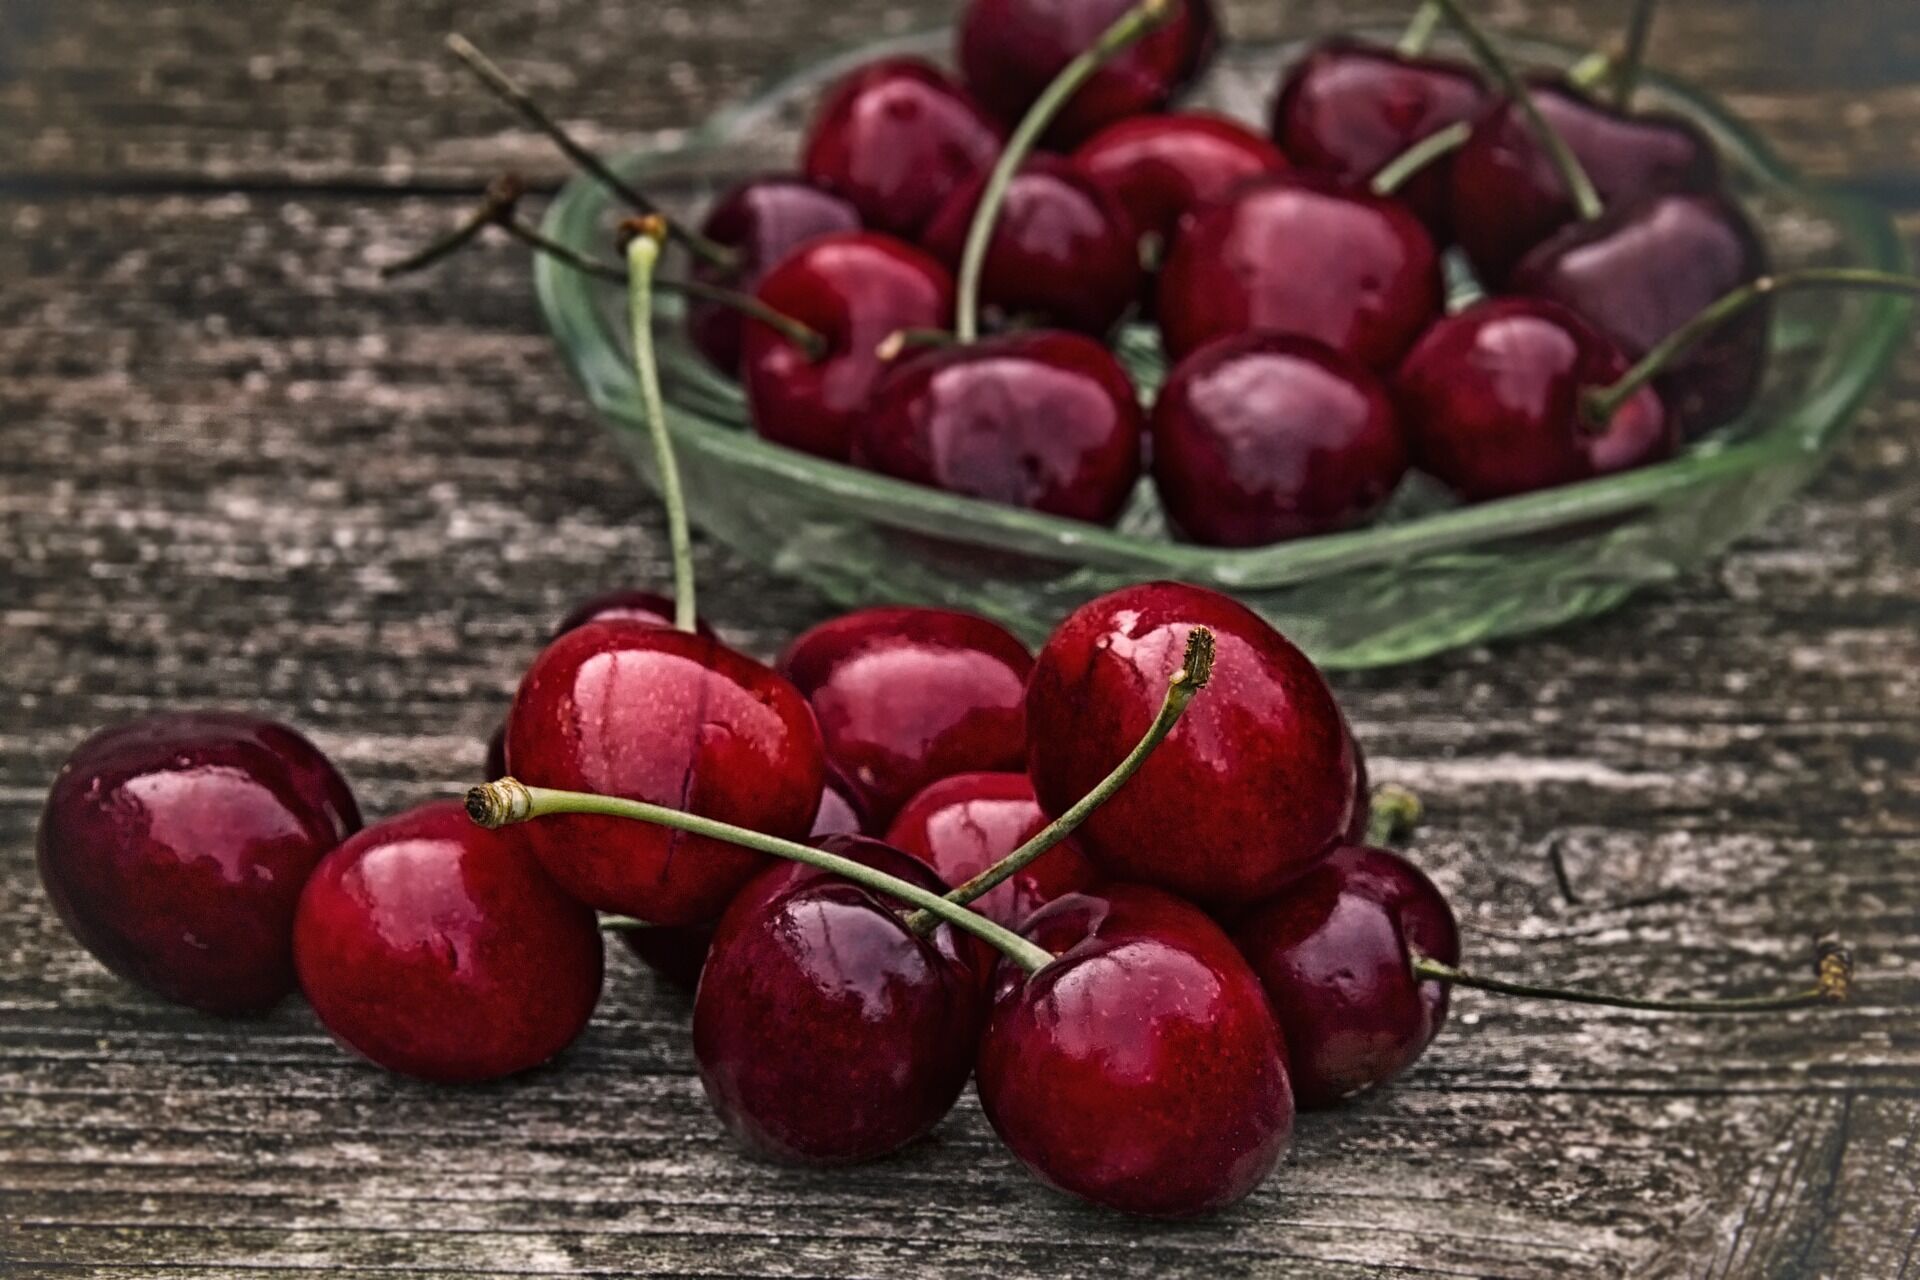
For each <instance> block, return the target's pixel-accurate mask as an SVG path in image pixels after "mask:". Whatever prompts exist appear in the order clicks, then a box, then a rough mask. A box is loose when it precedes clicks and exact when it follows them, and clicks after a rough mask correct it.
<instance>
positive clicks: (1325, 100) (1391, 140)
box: [1273, 36, 1486, 239]
mask: <svg viewBox="0 0 1920 1280" xmlns="http://www.w3.org/2000/svg"><path fill="white" fill-rule="evenodd" d="M1485 101H1486V88H1485V86H1484V84H1483V83H1482V82H1481V79H1480V75H1479V73H1478V72H1476V71H1475V70H1474V69H1473V68H1472V67H1471V66H1469V65H1467V64H1466V63H1463V62H1455V61H1454V60H1452V59H1450V58H1420V57H1409V56H1407V55H1405V54H1401V53H1396V52H1394V51H1393V50H1391V49H1382V48H1379V47H1377V46H1375V45H1369V44H1365V43H1362V42H1360V41H1358V40H1352V39H1348V38H1346V37H1341V36H1336V37H1335V38H1333V39H1331V40H1327V41H1323V42H1322V43H1320V44H1318V45H1316V46H1314V48H1313V50H1312V51H1311V52H1310V53H1308V54H1307V56H1306V57H1304V58H1302V59H1300V61H1298V62H1296V63H1295V64H1293V66H1292V67H1290V68H1288V70H1287V72H1286V74H1285V75H1284V76H1283V78H1282V79H1281V82H1280V94H1279V96H1278V97H1277V98H1276V99H1275V100H1274V104H1273V137H1274V140H1275V141H1276V142H1278V143H1279V144H1280V146H1281V148H1282V149H1283V150H1284V151H1286V153H1287V156H1288V158H1289V159H1291V160H1292V161H1293V163H1294V164H1295V165H1296V166H1297V167H1299V168H1301V169H1309V170H1312V171H1313V172H1316V173H1324V174H1326V175H1327V176H1329V177H1331V178H1334V179H1336V180H1338V181H1340V182H1343V183H1346V184H1348V185H1350V186H1355V187H1361V186H1365V185H1366V184H1367V183H1368V182H1370V181H1371V180H1372V179H1373V177H1374V175H1375V174H1377V173H1379V172H1380V170H1381V169H1382V168H1384V167H1385V166H1386V164H1387V162H1388V161H1390V160H1392V159H1394V158H1395V157H1397V156H1399V155H1400V154H1401V153H1402V152H1404V151H1406V150H1408V149H1409V148H1410V147H1412V146H1413V145H1414V144H1415V143H1416V142H1420V141H1423V140H1424V139H1426V138H1429V137H1431V136H1432V135H1434V134H1436V133H1438V132H1440V130H1442V129H1445V128H1448V127H1449V126H1451V125H1456V124H1461V123H1464V122H1466V121H1469V120H1472V119H1473V118H1474V117H1475V116H1476V115H1478V114H1479V112H1480V109H1481V107H1482V106H1483V104H1484V103H1485ZM1450 169H1451V160H1450V158H1449V157H1445V156H1443V157H1441V158H1439V159H1437V160H1435V161H1433V162H1432V163H1430V164H1429V165H1428V166H1427V167H1426V168H1425V169H1422V170H1421V171H1420V172H1419V173H1418V174H1416V175H1414V176H1413V177H1412V178H1410V179H1408V181H1407V183H1406V185H1405V186H1403V187H1401V188H1400V190H1399V191H1398V192H1397V193H1396V195H1397V197H1398V198H1399V199H1400V200H1402V201H1404V202H1406V203H1407V204H1408V205H1410V206H1411V207H1412V208H1413V211H1414V212H1415V213H1417V214H1419V215H1420V219H1421V221H1423V222H1425V223H1426V224H1427V226H1428V228H1429V229H1430V230H1432V231H1433V233H1434V234H1435V236H1436V237H1440V238H1443V239H1444V238H1445V237H1446V235H1447V234H1448V226H1447V204H1448V198H1449V194H1450V193H1449V190H1448V181H1447V175H1448V173H1449V171H1450Z"/></svg>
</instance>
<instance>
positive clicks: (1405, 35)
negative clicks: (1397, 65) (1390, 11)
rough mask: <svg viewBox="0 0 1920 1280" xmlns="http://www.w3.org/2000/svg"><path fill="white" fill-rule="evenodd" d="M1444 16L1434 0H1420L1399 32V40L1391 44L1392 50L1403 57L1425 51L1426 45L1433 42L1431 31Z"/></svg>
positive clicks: (1410, 56) (1411, 56) (1412, 56)
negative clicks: (1404, 27) (1405, 25)
mask: <svg viewBox="0 0 1920 1280" xmlns="http://www.w3.org/2000/svg"><path fill="white" fill-rule="evenodd" d="M1444 16H1445V15H1444V14H1442V13H1441V12H1440V6H1439V5H1437V4H1435V3H1434V0H1422V3H1421V5H1420V7H1419V8H1418V9H1415V10H1414V11H1413V17H1412V18H1411V19H1409V20H1408V22H1407V29H1406V30H1405V31H1403V32H1401V33H1400V40H1399V42H1398V43H1396V44H1395V45H1394V46H1393V51H1394V52H1395V53H1397V54H1399V55H1400V56H1401V57H1403V58H1417V57H1419V56H1420V55H1421V54H1423V53H1425V52H1426V51H1427V46H1428V45H1430V44H1432V43H1433V33H1434V31H1435V30H1436V29H1438V27H1439V26H1440V20H1441V19H1442V18H1443V17H1444Z"/></svg>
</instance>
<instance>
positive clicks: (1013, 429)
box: [853, 330, 1146, 524]
mask: <svg viewBox="0 0 1920 1280" xmlns="http://www.w3.org/2000/svg"><path fill="white" fill-rule="evenodd" d="M1145 425H1146V424H1145V415H1144V414H1143V413H1142V412H1141V409H1140V400H1139V394H1138V393H1137V392H1136V391H1135V390H1134V388H1133V382H1132V381H1131V380H1130V379H1129V378H1128V377H1127V371H1126V370H1125V369H1123V368H1121V367H1120V362H1119V361H1118V360H1116V359H1114V357H1113V354H1112V353H1111V352H1109V351H1108V350H1107V348H1106V347H1104V346H1102V345H1101V344H1100V343H1098V342H1095V341H1094V340H1093V339H1091V338H1086V337H1082V336H1080V335H1079V334H1075V333H1066V332H1062V331H1060V330H1036V331H1031V332H1026V333H1010V334H1005V335H1002V336H1000V337H996V338H986V339H983V340H981V341H978V342H973V343H969V344H967V345H965V346H956V347H945V348H939V349H935V350H931V351H926V352H921V353H919V354H917V355H914V356H911V357H908V358H906V359H903V360H902V361H901V362H900V366H899V367H898V368H897V369H895V370H894V371H893V372H892V373H890V374H889V375H887V377H886V378H885V379H884V380H883V381H882V382H881V383H880V385H879V387H878V388H877V389H876V390H875V392H874V397H873V406H872V408H871V409H870V410H869V412H868V413H867V415H866V416H865V417H864V418H863V419H862V420H861V422H860V425H859V428H858V434H857V435H856V436H855V437H854V444H853V461H854V462H855V464H856V465H859V466H863V467H867V468H870V469H871V470H874V471H878V472H881V473H882V474H884V475H890V476H897V477H899V478H900V479H902V480H911V481H913V482H914V483H916V484H924V485H930V486H932V487H934V488H936V489H945V490H946V491H948V492H949V493H962V494H966V495H968V496H969V497H974V498H984V499H986V500H987V501H989V502H1000V503H1005V504H1006V505H1008V506H1014V507H1025V508H1027V509H1028V510H1031V511H1044V512H1046V513H1047V514H1049V515H1056V516H1065V517H1067V518H1069V519H1073V520H1089V521H1093V522H1095V523H1098V524H1110V523H1112V522H1113V520H1114V519H1116V518H1117V517H1118V516H1119V514H1120V511H1121V508H1123V507H1125V506H1126V504H1127V499H1128V498H1129V497H1131V496H1132V494H1133V489H1134V485H1135V483H1136V482H1137V481H1138V480H1139V478H1140V453H1141V447H1140V446H1141V439H1142V436H1143V434H1144V431H1145Z"/></svg>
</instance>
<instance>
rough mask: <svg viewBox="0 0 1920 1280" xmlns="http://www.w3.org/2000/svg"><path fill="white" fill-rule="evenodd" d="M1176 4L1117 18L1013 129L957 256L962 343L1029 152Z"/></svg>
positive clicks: (1172, 0)
mask: <svg viewBox="0 0 1920 1280" xmlns="http://www.w3.org/2000/svg"><path fill="white" fill-rule="evenodd" d="M1175 7H1176V0H1140V2H1139V3H1138V4H1136V5H1134V6H1133V8H1131V9H1129V10H1127V11H1126V12H1125V13H1123V14H1121V15H1120V17H1119V18H1118V19H1117V20H1116V21H1115V22H1114V24H1113V25H1112V26H1110V27H1108V28H1107V29H1106V30H1105V31H1103V32H1101V33H1100V38H1099V39H1097V40H1095V41H1094V42H1093V44H1091V45H1090V46H1088V47H1087V48H1086V49H1084V50H1082V51H1081V53H1080V54H1079V55H1078V56H1077V57H1075V58H1074V59H1073V61H1071V62H1069V63H1068V64H1067V65H1066V66H1064V67H1062V68H1061V69H1060V74H1059V75H1057V76H1055V77H1054V78H1053V82H1052V83H1051V84H1049V85H1048V86H1047V87H1046V89H1045V91H1043V92H1042V93H1041V95H1040V96H1039V97H1038V98H1036V99H1034V103H1033V105H1032V106H1031V107H1029V108H1027V114H1026V116H1025V117H1024V118H1023V119H1022V120H1021V121H1020V123H1019V124H1018V125H1016V126H1015V127H1014V130H1013V135H1012V136H1011V137H1009V138H1008V139H1007V145H1006V147H1005V148H1004V149H1003V150H1002V151H1001V152H1000V158H999V159H998V160H997V161H995V162H994V166H993V171H992V172H991V173H989V174H988V175H987V185H986V187H985V189H984V190H982V191H981V193H980V204H979V207H977V208H976V209H975V210H974V211H973V222H972V224H971V225H969V226H968V227H967V239H966V244H965V246H964V247H963V248H962V250H961V252H960V274H959V278H958V281H957V282H956V292H955V298H956V302H955V306H954V321H953V331H954V333H956V334H957V335H959V338H960V341H962V342H972V341H973V340H974V339H975V338H976V337H978V336H979V335H980V273H981V271H982V270H983V269H984V268H985V266H986V261H987V246H988V245H989V244H990V243H991V242H992V240H993V228H994V224H995V223H997V222H998V221H999V220H1000V208H1001V206H1002V205H1004V204H1005V203H1006V201H1007V189H1008V188H1009V187H1011V186H1012V185H1013V178H1014V175H1015V174H1016V173H1018V172H1019V171H1020V165H1021V163H1022V162H1024V161H1025V160H1026V158H1027V156H1028V155H1029V154H1030V153H1031V152H1032V151H1033V148H1034V146H1035V144H1037V143H1038V142H1039V141H1040V135H1041V134H1043V133H1045V132H1046V130H1047V126H1048V125H1050V124H1052V123H1053V120H1054V117H1055V116H1058V115H1059V114H1060V109H1061V108H1062V107H1064V106H1066V105H1067V100H1068V99H1069V98H1071V97H1073V95H1074V94H1075V93H1077V92H1078V91H1079V89H1080V86H1081V85H1083V84H1085V83H1086V82H1087V81H1088V79H1090V78H1091V77H1092V75H1093V73H1094V72H1095V71H1097V70H1099V69H1100V66H1101V64H1102V63H1104V62H1106V61H1107V60H1108V59H1109V58H1111V57H1113V56H1114V55H1115V54H1117V53H1119V52H1120V51H1121V50H1122V49H1125V48H1126V47H1127V46H1128V45H1131V44H1132V43H1133V42H1134V41H1136V40H1138V39H1140V38H1141V37H1142V36H1145V35H1147V34H1148V33H1149V32H1151V31H1153V30H1154V29H1155V28H1157V27H1159V26H1161V25H1162V24H1163V23H1165V22H1166V21H1167V20H1168V19H1170V18H1172V17H1173V15H1174V12H1175Z"/></svg>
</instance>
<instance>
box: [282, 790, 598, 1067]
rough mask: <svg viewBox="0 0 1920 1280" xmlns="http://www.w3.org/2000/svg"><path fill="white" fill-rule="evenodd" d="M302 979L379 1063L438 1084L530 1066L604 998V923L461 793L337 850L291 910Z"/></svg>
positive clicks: (315, 1001)
mask: <svg viewBox="0 0 1920 1280" xmlns="http://www.w3.org/2000/svg"><path fill="white" fill-rule="evenodd" d="M293 949H294V960H295V963H296V965H297V966H298V968H299V973H300V988H301V990H302V991H304V992H305V993H306V997H307V1001H308V1003H310V1004H311V1005H313V1010H314V1012H315V1013H316V1014H317V1015H319V1018H320V1022H321V1025H323V1026H324V1027H326V1029H327V1031H328V1032H329V1033H330V1034H331V1035H332V1036H333V1038H334V1039H335V1040H338V1041H339V1042H340V1043H341V1044H342V1045H343V1046H345V1047H346V1048H347V1049H349V1050H351V1051H352V1052H354V1053H357V1054H359V1055H360V1056H361V1057H363V1058H366V1059H367V1060H368V1061H369V1062H372V1063H373V1064H374V1065H376V1066H380V1067H385V1068H386V1069H387V1070H389V1071H397V1072H400V1073H401V1074H403V1075H410V1076H417V1077H419V1078H420V1079H423V1080H434V1081H438V1082H440V1083H443V1084H462V1083H471V1082H474V1081H480V1080H493V1079H497V1078H499V1077H501V1076H507V1075H512V1074H514V1073H515V1072H519V1071H525V1070H527V1069H528V1068H531V1067H536V1066H538V1065H540V1064H541V1063H543V1062H545V1061H546V1060H547V1059H549V1058H551V1057H553V1056H554V1055H555V1054H557V1053H559V1052H560V1051H561V1050H562V1049H564V1048H566V1047H567V1046H568V1045H569V1044H572V1043H573V1041H574V1038H575V1037H576V1036H578V1035H579V1034H580V1032H581V1030H582V1029H583V1028H584V1027H585V1026H586V1025H587V1019H588V1018H589V1017H591V1016H592V1015H593V1007H594V1005H595V1004H596V1003H597V1002H598V1001H599V999H600V977H601V959H602V956H601V946H600V927H599V924H598V922H597V921H596V920H595V918H594V914H593V911H592V910H591V909H590V908H588V907H585V906H582V905H581V904H580V903H578V902H575V901H574V900H573V899H572V898H569V897H568V896H567V895H566V894H564V893H562V892H561V891H560V887H559V886H558V885H556V884H555V883H554V882H553V880H552V879H551V878H550V877H549V876H548V875H547V873H546V872H545V871H543V870H541V867H540V863H539V860H538V859H536V858H535V857H534V856H533V851H532V850H531V849H530V848H529V847H528V842H527V840H526V838H525V835H524V830H523V829H520V828H513V829H508V830H502V831H487V830H484V829H483V828H481V827H478V826H476V825H474V823H473V821H472V820H471V819H469V818H468V817H467V813H466V810H465V809H464V808H463V807H462V806H461V805H460V804H459V803H458V802H457V801H451V800H448V801H440V802H437V803H434V804H429V805H424V806H422V807H420V808H418V809H414V810H412V811H410V812H408V813H404V814H401V815H400V816H399V817H397V818H389V819H387V820H386V821H385V822H380V823H376V824H375V825H373V826H371V827H368V828H367V829H366V830H365V831H362V832H361V833H360V834H359V835H357V836H354V837H353V838H352V839H350V840H348V841H347V842H346V843H345V844H343V845H341V846H340V847H339V848H338V849H335V850H334V851H333V852H332V853H330V854H328V855H327V856H326V857H325V858H323V859H322V860H321V862H320V865H319V866H318V867H317V868H315V869H314V873H313V876H312V878H311V879H310V880H308V881H307V885H306V889H305V891H304V892H302V893H301V895H300V909H299V913H298V914H297V915H296V916H295V919H294V932H293Z"/></svg>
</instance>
